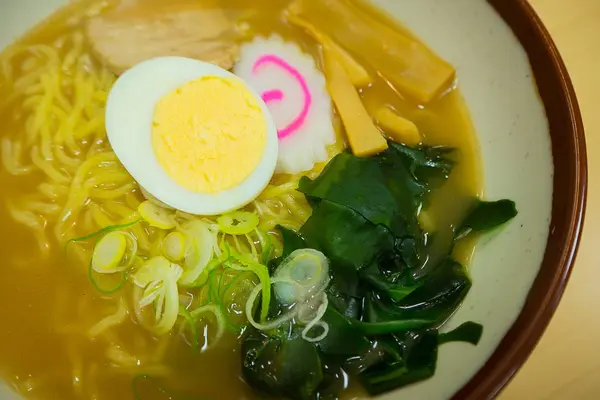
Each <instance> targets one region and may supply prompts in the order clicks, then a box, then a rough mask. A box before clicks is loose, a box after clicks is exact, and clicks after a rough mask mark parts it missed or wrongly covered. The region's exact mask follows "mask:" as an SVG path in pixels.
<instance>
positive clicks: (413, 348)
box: [360, 330, 438, 395]
mask: <svg viewBox="0 0 600 400" xmlns="http://www.w3.org/2000/svg"><path fill="white" fill-rule="evenodd" d="M400 342H401V343H399V347H400V348H402V349H403V352H402V360H401V361H396V362H394V363H391V364H389V363H386V362H382V363H380V364H379V365H376V366H374V367H372V368H370V369H369V370H367V371H366V372H365V373H363V374H361V375H360V378H361V382H362V383H363V385H364V387H365V388H366V389H367V391H368V392H369V394H370V395H377V394H381V393H384V392H387V391H390V390H393V389H396V388H399V387H402V386H406V385H409V384H411V383H414V382H418V381H422V380H423V379H427V378H430V377H432V376H433V374H434V373H435V368H436V363H437V348H438V334H437V331H436V330H427V331H422V332H409V333H407V334H406V335H405V336H404V337H403V338H402V339H401V340H400Z"/></svg>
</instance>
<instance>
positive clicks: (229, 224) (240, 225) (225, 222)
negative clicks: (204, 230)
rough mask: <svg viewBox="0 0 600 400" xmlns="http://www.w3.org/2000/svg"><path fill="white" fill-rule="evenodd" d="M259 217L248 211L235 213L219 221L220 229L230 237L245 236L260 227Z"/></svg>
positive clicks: (225, 215) (223, 216) (220, 218)
mask: <svg viewBox="0 0 600 400" xmlns="http://www.w3.org/2000/svg"><path fill="white" fill-rule="evenodd" d="M258 222H259V221H258V216H257V215H256V214H254V213H251V212H247V211H235V212H232V213H229V214H224V215H221V216H220V217H219V218H218V219H217V223H218V224H219V229H220V230H221V231H222V232H225V233H227V234H228V235H245V234H247V233H250V232H252V231H253V230H254V229H256V227H257V226H258Z"/></svg>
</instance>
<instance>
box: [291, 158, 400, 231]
mask: <svg viewBox="0 0 600 400" xmlns="http://www.w3.org/2000/svg"><path fill="white" fill-rule="evenodd" d="M298 190H300V191H301V192H302V193H304V194H305V195H307V196H310V197H313V198H317V199H320V200H328V201H330V202H332V203H336V204H339V205H342V206H345V207H348V208H350V209H352V210H354V211H355V212H357V213H358V214H360V215H362V216H363V217H364V218H366V219H367V220H369V221H370V222H372V223H373V224H375V225H377V224H381V225H383V226H386V227H391V226H392V225H393V222H394V220H395V219H396V218H398V215H399V213H400V211H399V210H398V203H397V202H396V200H395V199H394V196H392V194H391V193H390V191H389V189H388V187H387V186H386V185H385V179H384V176H383V173H382V171H381V166H380V164H379V162H378V160H377V159H376V158H360V157H355V156H353V155H351V154H349V153H341V154H338V155H337V156H335V157H334V158H333V159H332V160H331V161H330V162H329V163H328V164H327V166H326V167H325V169H324V170H323V173H321V175H320V176H319V177H318V178H317V179H315V180H314V181H311V180H310V179H308V178H307V177H303V178H302V179H301V180H300V185H299V189H298Z"/></svg>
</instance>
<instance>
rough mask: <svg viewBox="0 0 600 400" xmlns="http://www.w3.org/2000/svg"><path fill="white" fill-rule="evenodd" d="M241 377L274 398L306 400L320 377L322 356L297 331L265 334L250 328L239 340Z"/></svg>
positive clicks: (312, 397)
mask: <svg viewBox="0 0 600 400" xmlns="http://www.w3.org/2000/svg"><path fill="white" fill-rule="evenodd" d="M242 355H243V360H242V373H243V375H244V379H245V380H246V381H247V382H248V383H249V384H250V385H251V386H252V387H254V388H256V389H258V390H259V391H261V392H263V393H265V394H268V395H270V396H274V397H278V398H281V397H284V398H289V399H298V400H308V399H314V398H315V397H314V392H315V390H316V389H317V387H319V385H320V384H321V382H322V380H323V371H322V365H321V358H320V356H319V353H318V350H317V348H316V347H315V345H314V344H312V343H309V342H307V341H305V340H304V339H302V338H301V337H300V335H299V332H297V330H294V331H292V333H291V334H290V335H286V334H285V333H284V332H282V330H280V331H279V332H278V334H276V335H265V334H263V333H262V332H259V331H258V330H256V329H255V328H253V327H249V328H248V330H247V332H246V333H245V334H244V338H243V341H242Z"/></svg>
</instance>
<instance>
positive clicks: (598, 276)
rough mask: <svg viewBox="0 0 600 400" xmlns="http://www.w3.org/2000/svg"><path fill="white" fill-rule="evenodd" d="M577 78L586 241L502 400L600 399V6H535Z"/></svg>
mask: <svg viewBox="0 0 600 400" xmlns="http://www.w3.org/2000/svg"><path fill="white" fill-rule="evenodd" d="M530 2H531V3H532V4H533V6H534V7H535V9H536V10H537V12H538V13H539V15H540V16H541V18H542V19H543V20H544V22H545V24H546V26H547V27H548V29H549V30H550V33H551V34H552V36H553V38H554V40H555V42H556V44H557V45H558V48H559V49H560V52H561V54H562V56H563V58H564V60H565V62H566V64H567V67H568V69H569V72H570V74H571V78H572V79H573V82H574V85H575V89H576V91H577V97H578V99H579V104H580V105H581V110H582V113H583V119H584V123H585V129H586V140H587V148H588V163H589V164H588V165H589V191H588V195H589V197H588V203H587V204H588V205H587V216H586V222H585V229H584V233H583V241H582V243H581V247H580V248H579V255H578V257H577V262H576V264H575V269H574V271H573V274H572V275H571V280H570V282H569V285H568V286H567V290H566V293H565V295H564V297H563V299H562V301H561V303H560V306H559V308H558V311H557V313H556V314H555V316H554V318H553V320H552V322H551V323H550V326H549V328H548V330H547V331H546V333H545V335H544V336H543V338H542V340H541V341H540V343H539V344H538V346H537V348H536V349H535V351H534V352H533V354H532V356H531V357H530V358H529V360H528V361H527V363H526V364H525V366H524V367H523V368H522V369H521V371H520V372H519V373H518V374H517V376H516V378H515V379H514V380H513V381H512V383H511V384H509V386H508V387H507V388H506V390H505V391H504V392H503V393H502V395H501V396H500V400H512V399H519V400H520V399H525V400H541V399H544V400H546V399H551V400H580V399H586V400H587V399H590V400H591V399H594V400H595V399H600V185H598V184H596V183H597V182H599V181H600V135H599V133H600V0H530Z"/></svg>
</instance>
